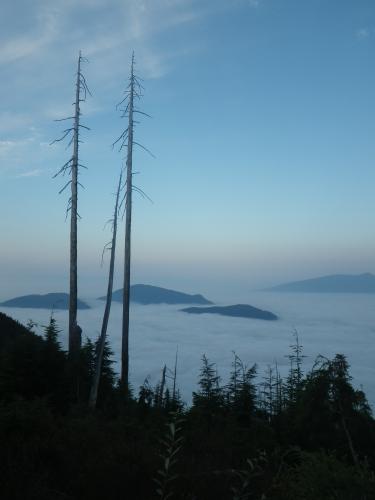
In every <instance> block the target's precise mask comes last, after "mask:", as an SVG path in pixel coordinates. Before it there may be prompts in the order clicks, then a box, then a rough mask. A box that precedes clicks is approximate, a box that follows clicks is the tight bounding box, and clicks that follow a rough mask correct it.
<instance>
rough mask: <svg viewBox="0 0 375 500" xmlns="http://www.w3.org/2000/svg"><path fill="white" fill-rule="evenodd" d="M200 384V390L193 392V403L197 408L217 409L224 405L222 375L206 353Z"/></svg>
mask: <svg viewBox="0 0 375 500" xmlns="http://www.w3.org/2000/svg"><path fill="white" fill-rule="evenodd" d="M202 363H203V365H202V368H201V370H200V378H199V382H198V385H199V387H200V390H199V392H193V404H194V406H195V407H197V408H202V409H207V410H211V411H212V410H215V409H218V408H220V407H222V405H223V391H222V388H221V387H220V377H219V375H218V374H217V370H216V368H215V364H214V363H210V362H209V361H208V359H207V357H206V355H205V354H204V355H203V357H202Z"/></svg>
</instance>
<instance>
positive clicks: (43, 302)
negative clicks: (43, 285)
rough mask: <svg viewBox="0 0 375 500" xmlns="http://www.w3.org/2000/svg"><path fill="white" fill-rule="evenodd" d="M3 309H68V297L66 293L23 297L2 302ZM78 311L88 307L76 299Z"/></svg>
mask: <svg viewBox="0 0 375 500" xmlns="http://www.w3.org/2000/svg"><path fill="white" fill-rule="evenodd" d="M0 306H4V307H24V308H26V307H27V308H32V309H69V295H68V294H67V293H47V294H45V295H24V296H22V297H15V298H14V299H10V300H6V301H5V302H2V303H1V304H0ZM77 306H78V309H90V307H89V306H88V305H87V304H86V303H85V302H83V301H82V300H79V299H78V303H77Z"/></svg>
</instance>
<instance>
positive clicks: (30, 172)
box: [15, 168, 43, 179]
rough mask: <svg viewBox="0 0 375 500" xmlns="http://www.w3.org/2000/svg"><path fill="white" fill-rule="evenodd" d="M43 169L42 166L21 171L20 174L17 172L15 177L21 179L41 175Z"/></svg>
mask: <svg viewBox="0 0 375 500" xmlns="http://www.w3.org/2000/svg"><path fill="white" fill-rule="evenodd" d="M42 173H43V170H42V169H41V168H34V169H33V170H26V171H25V172H21V173H20V174H17V175H16V176H15V177H16V178H17V179H21V178H24V177H39V176H40V175H42Z"/></svg>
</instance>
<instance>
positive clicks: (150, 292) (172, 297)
mask: <svg viewBox="0 0 375 500" xmlns="http://www.w3.org/2000/svg"><path fill="white" fill-rule="evenodd" d="M123 294H124V292H123V288H120V289H119V290H116V291H115V292H113V295H112V300H114V301H116V302H122V299H123ZM99 299H100V300H105V299H106V297H105V296H104V297H99ZM130 300H131V301H132V302H137V303H138V304H143V305H150V304H201V305H208V304H212V302H210V301H209V300H207V299H206V298H205V297H203V295H200V294H195V295H190V294H188V293H183V292H178V291H176V290H169V289H168V288H162V287H159V286H153V285H142V284H138V285H132V286H131V287H130Z"/></svg>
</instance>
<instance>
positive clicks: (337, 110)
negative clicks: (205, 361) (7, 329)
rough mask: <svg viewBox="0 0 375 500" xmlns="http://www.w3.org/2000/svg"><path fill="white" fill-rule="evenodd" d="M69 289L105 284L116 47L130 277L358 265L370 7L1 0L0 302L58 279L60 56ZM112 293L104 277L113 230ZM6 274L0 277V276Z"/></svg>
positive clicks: (237, 279) (369, 196)
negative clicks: (74, 224)
mask: <svg viewBox="0 0 375 500" xmlns="http://www.w3.org/2000/svg"><path fill="white" fill-rule="evenodd" d="M79 50H82V53H83V55H84V56H85V57H87V59H88V62H87V63H85V64H84V67H83V72H84V74H85V77H86V80H87V83H88V86H89V88H90V90H91V92H92V96H91V97H90V96H89V97H88V98H87V101H86V102H85V103H83V104H82V113H83V116H82V123H83V124H84V125H86V126H87V127H89V128H90V131H84V132H83V140H84V142H83V143H82V145H81V149H80V157H81V161H82V163H83V164H85V165H86V166H87V167H88V170H83V171H82V173H81V182H82V184H83V185H84V189H81V190H80V192H79V212H80V215H81V220H80V222H79V236H78V238H79V239H78V243H79V291H80V293H81V295H90V294H91V295H92V296H94V295H96V294H98V293H102V292H103V291H104V290H105V289H106V282H105V281H106V278H105V276H106V272H107V271H106V265H107V264H108V260H107V261H106V262H105V264H104V267H103V268H101V267H100V261H101V254H102V249H103V246H104V245H105V243H106V242H107V241H108V240H109V239H110V237H111V235H110V230H109V227H108V226H107V227H104V226H105V223H106V221H107V220H108V219H109V218H110V217H111V214H112V212H113V203H114V191H115V186H116V183H117V178H118V174H119V171H120V168H121V166H122V164H123V156H124V155H123V153H119V152H118V150H117V149H116V148H115V149H113V148H112V147H111V145H112V143H113V142H114V141H115V140H116V138H117V137H118V136H119V135H120V134H121V132H122V130H123V129H124V128H125V127H126V125H125V121H124V120H122V119H121V117H120V113H119V111H118V110H116V103H117V102H119V101H120V100H121V99H122V95H123V91H124V89H125V87H126V85H127V78H128V75H129V67H130V59H131V53H132V51H133V50H134V52H135V58H136V71H137V74H138V75H139V76H140V77H142V78H143V86H144V89H145V90H144V96H143V98H142V101H141V103H140V105H141V109H142V110H143V111H144V112H145V113H147V114H149V115H151V118H147V117H142V119H141V123H140V124H139V125H138V126H137V128H136V131H135V137H136V140H137V141H138V142H140V143H141V144H143V145H144V146H145V147H147V148H148V149H150V150H151V151H152V153H153V155H154V156H155V158H153V157H151V156H150V155H148V154H147V153H145V152H144V151H143V150H141V149H139V148H138V149H136V151H135V155H134V170H135V171H136V172H138V173H137V175H136V176H135V181H136V185H137V186H138V187H139V188H141V189H142V190H143V191H145V193H147V195H148V196H149V197H150V198H151V200H152V202H150V201H148V200H147V199H143V198H142V197H141V196H135V199H134V205H133V230H132V236H133V246H132V276H133V282H143V283H151V284H156V285H161V286H167V287H174V288H177V289H181V290H183V291H187V292H199V293H206V294H210V295H211V296H212V292H213V291H214V292H215V291H217V290H225V291H226V293H227V294H229V293H232V292H233V293H236V291H238V290H240V289H241V290H254V289H257V288H261V287H265V286H269V285H272V284H278V283H280V282H284V281H290V280H294V279H304V278H309V277H314V276H319V275H324V274H332V273H361V272H366V271H369V272H375V257H374V256H375V229H374V213H375V197H374V195H373V190H374V185H375V174H374V168H373V163H374V160H375V150H374V134H375V90H374V89H375V69H374V68H375V67H374V64H373V60H374V57H373V54H374V50H375V4H374V2H373V1H372V0H330V1H327V0H302V1H301V0H199V1H197V0H121V1H118V0H105V1H104V0H80V1H74V0H33V2H30V1H27V0H13V1H9V0H3V1H2V4H1V15H0V70H1V75H2V78H1V79H0V95H1V97H2V105H1V108H0V208H1V212H2V217H1V218H0V232H1V237H2V238H1V239H2V244H1V248H0V257H1V258H0V277H1V279H0V281H1V283H2V286H1V290H0V298H4V299H5V298H9V296H12V295H16V294H18V295H19V294H26V293H33V292H53V291H62V290H64V289H65V290H67V288H68V286H67V283H68V254H69V241H68V236H69V221H65V210H66V204H67V199H68V193H67V192H66V191H65V192H64V193H62V194H60V195H59V190H60V189H61V188H62V187H63V185H64V184H65V181H64V179H63V178H55V179H53V175H54V174H55V173H56V172H57V171H58V170H59V168H60V167H61V166H62V165H63V164H64V163H65V161H67V160H68V158H69V155H70V151H69V149H66V145H67V144H61V143H59V144H54V145H52V146H51V145H50V143H51V142H52V141H53V140H54V139H56V138H58V137H59V136H60V135H61V131H62V130H63V128H64V122H56V121H54V120H56V119H61V118H63V117H66V116H71V114H72V109H73V108H72V102H73V100H74V80H75V71H76V62H77V56H78V51H79ZM119 239H120V241H119V249H118V265H117V272H116V286H120V285H121V275H122V262H121V261H122V258H121V257H122V244H121V242H122V240H123V228H121V230H120V232H119ZM5 284H6V286H5Z"/></svg>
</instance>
